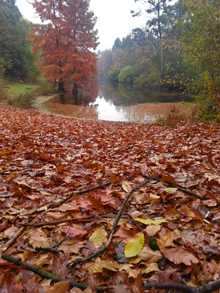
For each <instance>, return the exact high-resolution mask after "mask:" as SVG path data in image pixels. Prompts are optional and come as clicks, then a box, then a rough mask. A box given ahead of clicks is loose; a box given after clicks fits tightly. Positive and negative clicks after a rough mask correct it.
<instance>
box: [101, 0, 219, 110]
mask: <svg viewBox="0 0 220 293" xmlns="http://www.w3.org/2000/svg"><path fill="white" fill-rule="evenodd" d="M134 1H135V2H142V4H146V7H147V9H143V10H139V11H131V13H132V14H133V16H134V17H138V16H139V15H140V14H143V13H145V14H146V20H147V19H148V20H147V21H146V25H145V26H144V27H142V28H136V29H133V30H132V32H131V33H130V34H129V35H127V36H126V37H124V38H123V39H122V40H120V39H119V38H117V39H116V40H115V42H114V45H113V47H112V49H111V50H105V51H103V52H99V62H98V66H99V73H100V75H103V76H108V78H110V79H111V80H112V81H117V82H123V83H134V84H135V85H136V86H137V87H169V88H170V87H171V88H176V89H184V90H186V91H187V92H190V93H194V94H196V95H197V96H198V98H199V100H201V102H204V103H203V111H205V112H218V111H219V103H220V96H219V93H220V71H219V66H220V5H219V4H220V1H219V0H209V1H208V0H197V1H194V0H178V1H176V2H175V3H174V4H171V3H169V2H170V1H169V0H148V1H144V0H134ZM172 2H173V1H172Z"/></svg>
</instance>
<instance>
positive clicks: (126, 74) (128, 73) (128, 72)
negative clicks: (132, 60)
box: [118, 65, 134, 83]
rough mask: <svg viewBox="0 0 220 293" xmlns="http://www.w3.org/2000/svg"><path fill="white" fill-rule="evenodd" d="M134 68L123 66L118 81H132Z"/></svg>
mask: <svg viewBox="0 0 220 293" xmlns="http://www.w3.org/2000/svg"><path fill="white" fill-rule="evenodd" d="M133 79H134V69H133V68H132V66H130V65H128V66H125V67H124V68H123V69H122V70H121V71H120V73H119V75H118V81H119V82H124V83H133Z"/></svg>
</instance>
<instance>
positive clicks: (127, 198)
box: [67, 179, 150, 266]
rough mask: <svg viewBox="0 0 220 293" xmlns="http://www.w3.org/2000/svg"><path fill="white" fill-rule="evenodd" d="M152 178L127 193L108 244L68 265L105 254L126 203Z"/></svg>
mask: <svg viewBox="0 0 220 293" xmlns="http://www.w3.org/2000/svg"><path fill="white" fill-rule="evenodd" d="M149 182H150V180H149V179H147V180H145V181H144V182H143V183H141V184H139V185H138V186H136V187H134V188H133V189H132V190H130V191H129V193H128V194H127V196H126V198H125V199H124V201H123V203H122V205H121V208H120V210H119V212H118V214H117V216H116V218H115V221H114V224H113V227H112V230H111V232H110V234H109V237H108V241H107V243H106V245H104V246H103V247H102V248H101V249H99V250H97V251H96V252H95V253H93V254H91V255H89V256H88V257H87V258H86V259H76V260H75V261H73V262H71V263H68V264H67V266H70V265H72V264H73V265H76V264H80V263H85V262H87V261H90V260H92V259H93V258H95V257H97V256H99V255H101V254H103V253H104V252H105V251H106V249H107V247H108V246H109V244H110V243H111V241H112V237H113V235H114V233H115V230H116V227H117V224H118V221H119V220H120V218H121V216H122V213H123V211H124V208H125V206H126V203H127V202H128V200H129V199H130V197H131V195H132V194H133V192H135V191H136V190H138V189H139V188H141V187H142V186H144V185H146V184H147V183H149Z"/></svg>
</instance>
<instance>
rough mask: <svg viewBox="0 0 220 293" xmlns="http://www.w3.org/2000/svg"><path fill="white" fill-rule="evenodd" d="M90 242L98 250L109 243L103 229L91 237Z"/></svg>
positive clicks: (100, 228) (97, 230)
mask: <svg viewBox="0 0 220 293" xmlns="http://www.w3.org/2000/svg"><path fill="white" fill-rule="evenodd" d="M89 241H91V242H92V243H93V245H94V246H95V247H96V248H97V247H100V246H101V245H102V244H103V243H106V242H107V233H106V231H105V230H104V229H103V228H102V227H99V228H98V229H96V230H95V232H93V233H92V235H91V236H90V237H89Z"/></svg>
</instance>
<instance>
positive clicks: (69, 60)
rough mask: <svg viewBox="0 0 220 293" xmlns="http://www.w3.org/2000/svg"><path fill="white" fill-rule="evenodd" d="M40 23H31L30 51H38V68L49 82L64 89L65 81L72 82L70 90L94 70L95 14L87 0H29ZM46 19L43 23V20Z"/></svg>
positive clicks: (79, 84) (84, 80)
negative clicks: (39, 63) (39, 57)
mask: <svg viewBox="0 0 220 293" xmlns="http://www.w3.org/2000/svg"><path fill="white" fill-rule="evenodd" d="M31 2H32V4H33V7H34V8H35V10H36V12H37V13H38V14H39V16H40V18H41V21H42V22H43V24H32V29H33V31H34V33H32V34H30V35H29V37H30V42H31V43H32V44H34V49H33V52H35V51H37V50H40V51H41V65H40V70H41V71H43V72H44V76H45V77H47V78H48V80H50V81H52V82H57V81H58V83H59V90H60V91H64V84H65V82H67V81H71V82H73V84H74V85H73V92H77V91H78V86H82V85H83V84H88V83H89V81H90V80H91V77H92V75H95V74H97V67H96V62H97V57H96V54H95V53H93V52H92V51H91V49H93V50H95V49H96V47H97V45H98V43H97V37H96V35H97V31H96V30H94V26H95V22H96V17H94V14H93V12H91V11H89V2H90V1H89V0H74V1H73V0H65V1H61V0H44V1H40V2H39V1H37V0H31ZM44 22H46V24H44Z"/></svg>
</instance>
